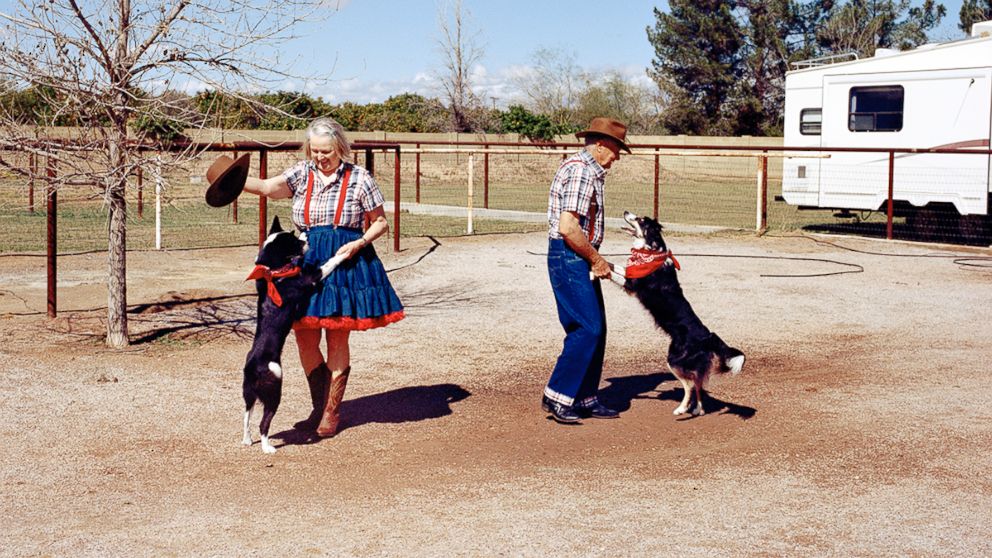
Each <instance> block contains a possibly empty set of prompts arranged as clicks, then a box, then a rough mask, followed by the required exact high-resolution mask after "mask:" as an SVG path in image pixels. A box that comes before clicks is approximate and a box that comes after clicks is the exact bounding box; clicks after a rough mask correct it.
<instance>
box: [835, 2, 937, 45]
mask: <svg viewBox="0 0 992 558" xmlns="http://www.w3.org/2000/svg"><path fill="white" fill-rule="evenodd" d="M946 14H947V8H945V7H944V5H943V4H937V3H935V2H934V0H925V1H924V2H923V5H922V6H920V7H912V6H911V4H910V2H909V0H899V1H895V0H849V1H848V2H846V3H844V4H837V5H834V6H833V7H832V9H830V10H829V11H828V13H827V17H826V20H825V21H824V23H823V26H822V27H821V28H820V30H819V32H818V34H817V38H818V41H819V44H820V47H821V48H822V49H823V51H824V53H825V54H841V53H846V52H856V53H857V54H858V55H859V56H861V57H869V56H873V55H874V54H875V49H876V48H896V49H901V50H905V49H909V48H913V47H916V46H919V45H921V44H923V43H925V42H926V41H927V32H929V31H931V30H933V29H935V28H936V27H937V25H939V24H940V20H941V19H943V17H944V16H945V15H946Z"/></svg>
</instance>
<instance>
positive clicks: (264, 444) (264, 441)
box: [262, 436, 276, 453]
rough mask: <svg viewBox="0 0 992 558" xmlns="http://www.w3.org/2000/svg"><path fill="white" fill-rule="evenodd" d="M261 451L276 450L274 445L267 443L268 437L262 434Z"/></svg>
mask: <svg viewBox="0 0 992 558" xmlns="http://www.w3.org/2000/svg"><path fill="white" fill-rule="evenodd" d="M262 452H264V453H275V452H276V448H275V446H273V445H272V444H270V443H269V437H268V436H262Z"/></svg>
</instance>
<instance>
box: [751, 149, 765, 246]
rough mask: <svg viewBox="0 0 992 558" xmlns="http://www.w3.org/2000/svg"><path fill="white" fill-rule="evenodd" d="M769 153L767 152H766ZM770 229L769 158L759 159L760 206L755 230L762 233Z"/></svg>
mask: <svg viewBox="0 0 992 558" xmlns="http://www.w3.org/2000/svg"><path fill="white" fill-rule="evenodd" d="M764 153H767V152H764ZM767 228H768V156H767V155H761V156H760V157H758V204H757V213H756V215H755V225H754V230H756V231H758V232H762V231H764V230H765V229H767Z"/></svg>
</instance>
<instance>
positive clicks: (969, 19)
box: [958, 0, 992, 34]
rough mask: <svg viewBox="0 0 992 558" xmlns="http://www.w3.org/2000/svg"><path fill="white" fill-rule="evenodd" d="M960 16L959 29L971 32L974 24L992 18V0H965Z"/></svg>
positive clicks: (967, 32)
mask: <svg viewBox="0 0 992 558" xmlns="http://www.w3.org/2000/svg"><path fill="white" fill-rule="evenodd" d="M959 16H960V18H961V19H960V21H959V23H958V29H960V30H962V31H964V32H965V34H971V26H972V25H974V24H976V23H978V22H979V21H989V20H990V19H992V0H964V1H963V2H961V11H960V12H959Z"/></svg>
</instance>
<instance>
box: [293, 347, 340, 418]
mask: <svg viewBox="0 0 992 558" xmlns="http://www.w3.org/2000/svg"><path fill="white" fill-rule="evenodd" d="M306 376H307V385H308V386H309V387H310V402H311V403H312V404H313V410H312V411H310V416H308V417H307V418H305V419H303V420H301V421H300V422H298V423H296V424H294V425H293V428H296V429H298V430H313V429H315V428H317V425H318V424H320V417H321V415H323V414H324V406H325V404H326V399H325V398H326V397H327V384H328V383H329V382H330V376H331V371H330V370H328V369H327V365H326V364H325V363H323V362H322V363H320V366H318V367H317V368H314V369H313V370H311V371H310V373H309V374H307V375H306Z"/></svg>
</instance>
